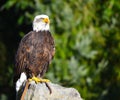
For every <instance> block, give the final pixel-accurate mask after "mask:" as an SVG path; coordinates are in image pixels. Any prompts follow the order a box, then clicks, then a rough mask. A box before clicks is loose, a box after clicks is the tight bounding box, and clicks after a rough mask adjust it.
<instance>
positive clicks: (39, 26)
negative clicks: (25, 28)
mask: <svg viewBox="0 0 120 100" xmlns="http://www.w3.org/2000/svg"><path fill="white" fill-rule="evenodd" d="M33 30H34V31H36V32H38V31H49V30H50V26H49V23H47V24H46V23H43V22H40V23H36V22H33Z"/></svg>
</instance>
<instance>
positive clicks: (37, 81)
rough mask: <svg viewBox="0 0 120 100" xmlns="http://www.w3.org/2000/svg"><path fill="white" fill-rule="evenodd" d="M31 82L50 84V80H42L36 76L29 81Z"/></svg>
mask: <svg viewBox="0 0 120 100" xmlns="http://www.w3.org/2000/svg"><path fill="white" fill-rule="evenodd" d="M31 81H35V83H39V82H40V83H42V82H50V80H48V79H42V78H38V77H35V76H33V77H32V78H31V79H29V82H31Z"/></svg>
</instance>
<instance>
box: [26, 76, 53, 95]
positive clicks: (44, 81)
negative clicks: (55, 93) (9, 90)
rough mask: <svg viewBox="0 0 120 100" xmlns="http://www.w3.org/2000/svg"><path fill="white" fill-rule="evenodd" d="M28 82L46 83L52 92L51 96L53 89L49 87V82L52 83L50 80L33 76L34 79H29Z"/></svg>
mask: <svg viewBox="0 0 120 100" xmlns="http://www.w3.org/2000/svg"><path fill="white" fill-rule="evenodd" d="M28 80H29V82H31V81H35V83H45V84H46V86H47V87H48V89H49V91H50V94H51V93H52V89H51V88H50V86H49V85H48V82H50V80H48V79H42V78H40V77H35V76H34V75H33V77H32V78H30V79H28Z"/></svg>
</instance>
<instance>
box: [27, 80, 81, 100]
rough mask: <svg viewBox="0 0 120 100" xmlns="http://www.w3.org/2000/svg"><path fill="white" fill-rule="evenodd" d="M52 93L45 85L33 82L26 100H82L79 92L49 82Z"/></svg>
mask: <svg viewBox="0 0 120 100" xmlns="http://www.w3.org/2000/svg"><path fill="white" fill-rule="evenodd" d="M48 85H49V86H50V88H51V90H52V93H51V94H50V90H49V89H48V87H47V86H46V84H45V83H39V84H35V83H34V82H32V83H31V84H30V86H29V88H28V90H27V93H26V96H25V100H82V98H81V96H80V94H79V92H78V91H77V90H76V89H74V88H65V87H62V86H60V85H58V84H54V83H51V82H49V83H48Z"/></svg>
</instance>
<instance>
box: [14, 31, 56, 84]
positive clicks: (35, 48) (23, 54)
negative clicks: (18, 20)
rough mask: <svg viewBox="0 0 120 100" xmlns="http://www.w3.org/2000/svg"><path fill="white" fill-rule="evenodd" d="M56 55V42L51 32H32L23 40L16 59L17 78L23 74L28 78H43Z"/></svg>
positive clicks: (15, 79) (15, 78)
mask: <svg viewBox="0 0 120 100" xmlns="http://www.w3.org/2000/svg"><path fill="white" fill-rule="evenodd" d="M54 53H55V47H54V40H53V38H52V36H51V34H50V32H49V31H40V32H35V31H31V32H29V33H28V34H27V35H25V36H24V37H23V39H22V40H21V42H20V44H19V47H18V51H17V54H16V57H15V77H14V82H16V81H17V80H18V78H19V77H20V75H21V73H22V72H25V73H26V75H27V78H30V77H32V76H33V75H34V76H39V77H43V75H44V73H45V72H46V71H47V69H48V66H49V63H50V61H51V60H52V58H53V56H54Z"/></svg>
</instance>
